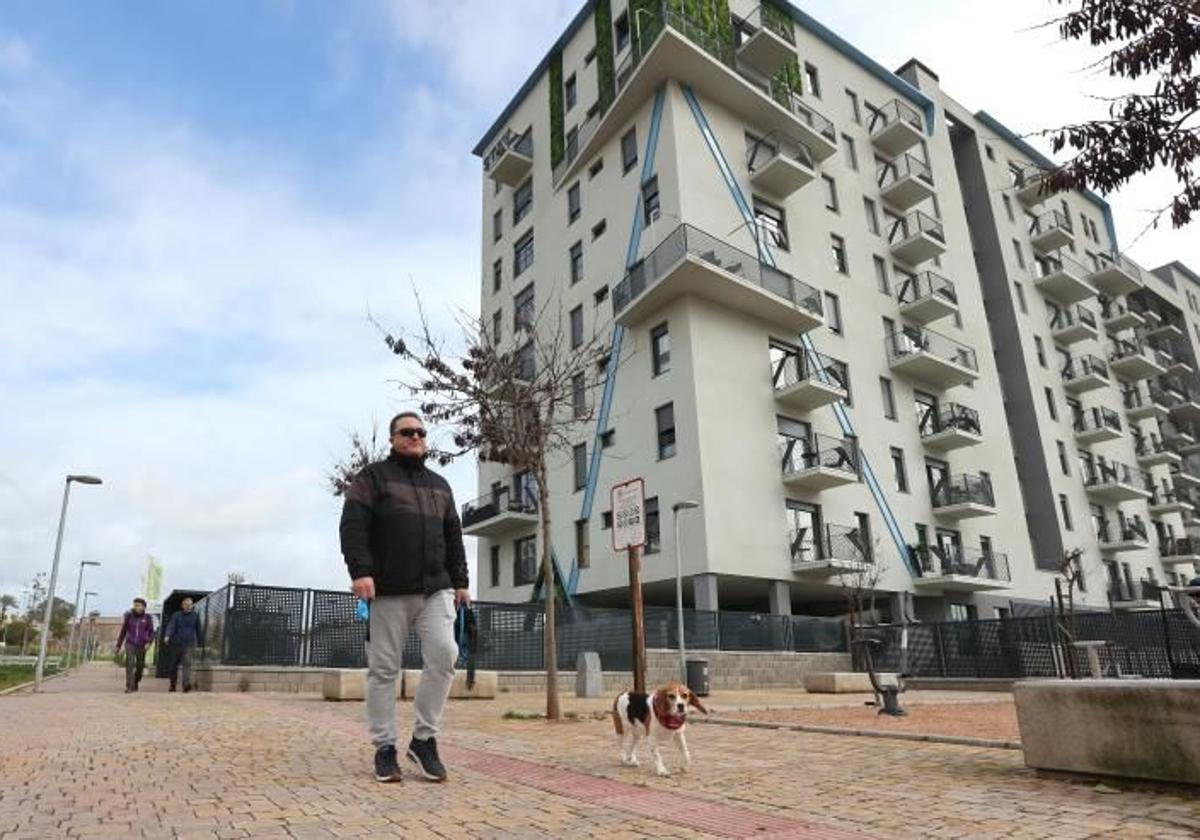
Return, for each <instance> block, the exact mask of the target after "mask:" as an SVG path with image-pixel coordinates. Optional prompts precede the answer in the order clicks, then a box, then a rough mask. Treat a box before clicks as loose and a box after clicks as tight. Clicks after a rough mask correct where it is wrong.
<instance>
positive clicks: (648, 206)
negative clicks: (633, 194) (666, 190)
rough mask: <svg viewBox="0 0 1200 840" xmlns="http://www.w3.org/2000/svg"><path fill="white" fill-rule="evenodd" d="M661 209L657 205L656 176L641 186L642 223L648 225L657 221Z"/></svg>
mask: <svg viewBox="0 0 1200 840" xmlns="http://www.w3.org/2000/svg"><path fill="white" fill-rule="evenodd" d="M661 210H662V208H661V207H660V206H659V204H658V176H657V175H655V176H654V177H653V178H651V179H650V180H649V181H647V182H646V183H644V184H642V221H643V222H644V223H645V224H647V225H649V224H652V223H653V222H655V221H656V220H657V219H658V215H659V213H660V212H661Z"/></svg>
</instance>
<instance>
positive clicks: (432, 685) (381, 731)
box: [367, 589, 458, 749]
mask: <svg viewBox="0 0 1200 840" xmlns="http://www.w3.org/2000/svg"><path fill="white" fill-rule="evenodd" d="M454 617H455V609H454V592H453V590H450V589H443V590H441V591H440V592H435V593H433V594H432V595H430V596H428V597H426V596H424V595H385V596H382V597H379V598H376V599H375V600H374V601H372V602H371V639H370V641H369V642H367V723H368V726H369V727H370V730H371V743H373V744H374V745H375V746H376V747H383V746H387V745H389V744H395V743H396V679H397V677H398V676H399V675H400V668H401V658H402V657H403V655H404V643H405V641H406V640H407V638H408V631H409V629H410V628H412V627H413V626H414V625H415V626H416V628H417V633H419V634H420V636H421V658H422V659H423V660H424V663H425V667H424V669H423V670H422V671H421V684H420V685H419V686H418V687H417V696H416V697H415V698H414V700H413V736H414V737H416V738H419V739H420V740H422V741H423V740H425V739H427V738H432V737H434V736H436V735H437V733H438V722H439V721H440V720H441V719H442V711H443V710H444V709H445V708H446V699H447V698H448V697H449V696H450V685H451V683H453V682H454V663H455V661H457V659H458V645H456V644H455V643H454ZM403 746H404V745H401V748H402V749H403Z"/></svg>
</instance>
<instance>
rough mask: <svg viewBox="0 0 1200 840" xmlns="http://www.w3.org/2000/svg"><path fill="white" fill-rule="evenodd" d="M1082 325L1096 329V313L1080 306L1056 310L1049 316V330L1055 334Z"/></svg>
mask: <svg viewBox="0 0 1200 840" xmlns="http://www.w3.org/2000/svg"><path fill="white" fill-rule="evenodd" d="M1076 325H1082V326H1085V327H1091V328H1092V329H1096V313H1094V312H1092V310H1090V309H1088V308H1087V307H1086V306H1084V305H1082V304H1079V303H1077V304H1075V305H1074V306H1067V307H1064V308H1061V309H1060V308H1056V309H1054V310H1053V314H1052V315H1051V316H1050V329H1051V330H1053V331H1055V332H1057V331H1058V330H1065V329H1066V328H1067V327H1073V326H1076Z"/></svg>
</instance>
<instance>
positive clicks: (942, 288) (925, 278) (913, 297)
mask: <svg viewBox="0 0 1200 840" xmlns="http://www.w3.org/2000/svg"><path fill="white" fill-rule="evenodd" d="M895 288H896V299H897V300H898V301H900V303H901V305H903V304H906V303H916V302H917V301H919V300H924V299H925V298H930V297H936V298H941V299H942V300H944V301H946V302H947V303H952V304H954V305H955V306H957V305H958V292H957V291H956V290H955V288H954V284H953V283H952V282H950V280H948V279H947V278H945V277H943V276H942V275H940V274H936V273H934V272H932V271H921V272H918V273H917V274H915V275H913V276H912V277H905V278H904V282H902V283H900V284H899V285H898V286H896V287H895Z"/></svg>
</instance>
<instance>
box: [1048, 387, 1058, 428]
mask: <svg viewBox="0 0 1200 840" xmlns="http://www.w3.org/2000/svg"><path fill="white" fill-rule="evenodd" d="M1046 410H1047V411H1049V412H1050V419H1051V420H1057V419H1058V406H1056V405H1055V404H1054V392H1053V391H1051V390H1050V389H1049V388H1047V389H1046Z"/></svg>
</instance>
